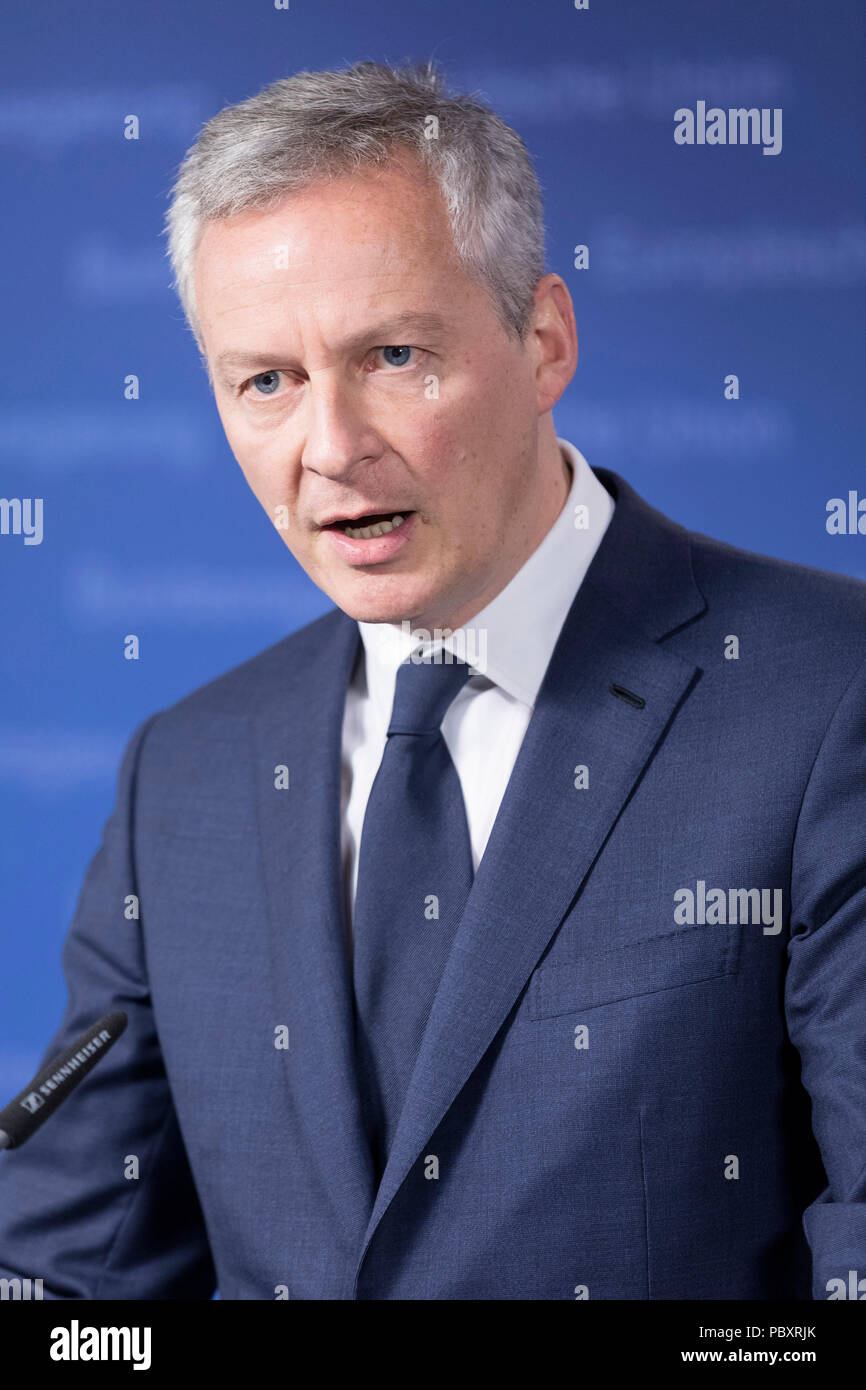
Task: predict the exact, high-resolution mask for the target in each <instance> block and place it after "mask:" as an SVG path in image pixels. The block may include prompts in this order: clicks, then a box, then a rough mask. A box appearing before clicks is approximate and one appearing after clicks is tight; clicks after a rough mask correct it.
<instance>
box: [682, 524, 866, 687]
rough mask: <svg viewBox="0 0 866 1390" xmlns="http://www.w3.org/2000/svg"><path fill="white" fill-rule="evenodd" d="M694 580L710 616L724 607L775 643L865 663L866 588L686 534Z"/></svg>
mask: <svg viewBox="0 0 866 1390" xmlns="http://www.w3.org/2000/svg"><path fill="white" fill-rule="evenodd" d="M686 534H687V536H688V539H689V544H690V548H691V555H692V569H693V573H694V577H695V581H696V583H697V585H698V587H699V588H700V590H701V592H702V593H703V594H704V597H705V598H706V600H707V603H708V606H709V608H710V611H712V610H713V609H714V608H716V609H719V608H723V609H724V610H725V611H726V612H728V613H730V614H731V616H732V617H734V616H737V617H740V618H742V619H743V620H746V621H748V623H749V626H750V627H751V628H752V629H753V630H754V629H758V630H760V631H761V632H763V633H764V634H765V635H766V637H767V639H768V640H771V639H772V640H773V642H774V644H776V643H778V642H779V641H795V640H796V641H799V642H800V643H802V644H804V646H813V647H817V648H825V649H826V650H827V651H828V652H830V651H832V650H834V649H842V650H845V651H847V652H848V653H849V655H850V656H851V657H853V658H855V659H856V663H857V664H859V662H862V661H863V660H864V659H866V583H864V582H863V581H862V580H860V579H854V578H852V577H850V576H848V575H844V574H835V573H832V572H831V571H828V570H821V569H816V568H812V567H811V566H809V565H800V564H795V563H793V562H792V561H789V560H779V559H775V558H773V557H772V556H769V555H760V554H756V553H754V552H752V551H749V550H741V549H739V548H738V547H737V546H733V545H728V544H727V543H726V542H724V541H719V540H715V539H713V538H712V537H710V536H705V535H702V534H701V533H699V532H694V531H689V532H687V533H686Z"/></svg>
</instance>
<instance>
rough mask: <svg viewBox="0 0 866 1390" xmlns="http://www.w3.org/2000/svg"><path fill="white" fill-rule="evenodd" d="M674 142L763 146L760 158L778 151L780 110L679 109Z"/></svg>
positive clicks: (701, 106)
mask: <svg viewBox="0 0 866 1390" xmlns="http://www.w3.org/2000/svg"><path fill="white" fill-rule="evenodd" d="M674 139H675V140H676V142H677V144H678V145H763V153H764V154H780V153H781V151H782V108H781V106H774V107H772V108H770V107H769V106H762V107H761V108H760V109H759V108H758V107H757V106H750V107H745V106H737V107H734V106H731V107H729V108H728V109H727V111H726V110H725V109H724V108H723V107H721V106H710V107H707V103H706V102H705V101H699V102H696V104H695V109H694V111H692V109H691V108H690V107H688V106H680V107H679V108H678V110H676V111H675V112H674Z"/></svg>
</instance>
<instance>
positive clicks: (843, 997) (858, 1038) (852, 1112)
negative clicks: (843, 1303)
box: [785, 666, 866, 1299]
mask: <svg viewBox="0 0 866 1390" xmlns="http://www.w3.org/2000/svg"><path fill="white" fill-rule="evenodd" d="M791 896H792V912H791V940H790V942H789V944H788V969H787V975H786V985H785V1009H786V1016H787V1021H788V1030H789V1033H790V1036H791V1038H792V1041H793V1042H794V1045H795V1046H796V1048H797V1049H798V1051H799V1053H800V1059H801V1065H802V1080H803V1084H804V1085H805V1087H806V1089H807V1091H808V1092H809V1095H810V1096H811V1099H812V1128H813V1130H814V1133H815V1138H816V1139H817V1141H818V1145H819V1148H820V1150H821V1156H822V1159H823V1163H824V1169H825V1172H826V1175H827V1186H826V1188H825V1189H824V1191H823V1192H822V1193H821V1195H820V1196H819V1197H818V1198H817V1200H816V1201H814V1202H813V1203H812V1204H811V1206H809V1207H808V1208H807V1209H806V1212H805V1214H804V1218H803V1226H804V1230H805V1233H806V1238H807V1240H808V1242H809V1247H810V1249H811V1253H812V1297H813V1298H814V1299H826V1298H828V1296H829V1290H828V1283H829V1281H830V1280H833V1279H842V1280H843V1281H844V1284H845V1287H846V1288H848V1287H849V1275H850V1271H851V1270H855V1271H857V1279H858V1280H859V1279H863V1280H866V666H863V667H861V668H860V670H859V672H858V673H857V675H856V676H855V677H854V679H853V680H852V681H851V682H850V684H849V685H848V687H847V690H846V691H845V693H844V695H843V697H842V699H841V701H840V703H839V705H838V706H837V708H836V711H835V714H834V716H833V718H832V720H831V722H830V724H829V726H828V728H827V731H826V734H825V736H824V739H823V742H822V744H821V748H820V750H819V753H818V756H817V758H816V760H815V763H814V765H813V768H812V773H811V776H810V778H809V783H808V786H807V788H806V792H805V795H804V798H803V803H802V806H801V810H800V817H799V821H798V826H797V833H796V835H795V839H794V848H793V858H792V877H791ZM831 1287H835V1288H838V1285H837V1286H831ZM862 1289H863V1291H864V1292H866V1282H864V1284H863V1286H862Z"/></svg>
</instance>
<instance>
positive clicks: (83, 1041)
mask: <svg viewBox="0 0 866 1390" xmlns="http://www.w3.org/2000/svg"><path fill="white" fill-rule="evenodd" d="M126 1022H127V1020H126V1014H125V1013H121V1012H120V1010H118V1011H117V1012H116V1013H113V1014H106V1015H105V1018H101V1019H100V1020H99V1022H98V1023H92V1024H91V1025H90V1027H89V1028H88V1029H87V1031H86V1032H84V1033H82V1034H81V1036H80V1037H78V1038H76V1039H75V1042H73V1043H70V1044H69V1046H68V1047H65V1048H64V1049H63V1051H62V1052H59V1053H58V1054H57V1056H56V1057H53V1058H52V1059H51V1061H50V1062H46V1063H45V1066H44V1067H42V1068H41V1070H40V1071H39V1072H37V1074H36V1076H35V1077H34V1078H33V1080H32V1081H31V1083H30V1085H29V1086H25V1087H24V1090H23V1091H19V1093H18V1095H17V1096H15V1097H14V1099H12V1100H10V1102H9V1104H8V1105H7V1106H6V1108H5V1110H0V1149H17V1148H18V1145H19V1144H23V1143H24V1140H25V1139H29V1138H30V1136H31V1134H33V1133H35V1131H36V1130H37V1129H38V1128H39V1126H40V1125H41V1124H44V1123H45V1121H46V1120H47V1119H48V1116H49V1115H53V1114H54V1111H55V1110H56V1109H57V1107H58V1105H59V1104H60V1102H61V1101H62V1100H65V1099H66V1097H67V1096H68V1095H69V1093H70V1091H74V1090H75V1087H76V1086H77V1085H78V1083H79V1081H81V1080H83V1078H84V1077H85V1076H86V1075H87V1073H88V1072H89V1071H92V1070H93V1068H94V1067H95V1066H96V1063H97V1062H98V1061H99V1059H100V1057H104V1056H105V1054H106V1052H107V1051H108V1049H109V1048H110V1047H111V1046H112V1044H113V1043H115V1042H117V1039H118V1038H119V1037H120V1035H121V1033H122V1032H123V1030H124V1028H125V1027H126Z"/></svg>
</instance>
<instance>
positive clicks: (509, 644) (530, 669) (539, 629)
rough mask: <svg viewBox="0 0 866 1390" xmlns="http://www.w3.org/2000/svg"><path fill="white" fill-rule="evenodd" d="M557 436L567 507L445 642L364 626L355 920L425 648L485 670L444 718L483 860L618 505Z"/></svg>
mask: <svg viewBox="0 0 866 1390" xmlns="http://www.w3.org/2000/svg"><path fill="white" fill-rule="evenodd" d="M557 443H558V444H559V447H560V449H561V450H562V453H563V455H564V456H565V458H566V459H567V461H568V463H569V464H570V465H571V470H572V481H571V489H570V491H569V494H568V499H567V501H566V503H565V506H564V507H563V509H562V511H561V512H560V514H559V516H558V517H557V519H556V521H555V522H554V523H553V526H552V527H551V528H550V530H549V531H548V533H547V535H546V536H545V537H544V540H543V541H542V542H541V544H540V545H539V546H538V547H537V549H536V550H534V551H533V553H532V554H531V555H530V557H529V559H528V560H527V561H526V563H525V564H524V565H523V567H522V568H521V569H520V570H518V572H517V574H516V575H515V576H514V578H513V579H512V580H511V581H510V583H508V584H507V585H506V586H505V588H504V589H502V590H501V591H500V592H499V593H498V594H497V595H496V597H495V598H494V599H493V600H492V601H491V602H490V603H488V604H487V606H486V608H483V609H482V610H481V612H480V613H478V614H476V616H475V617H474V618H473V619H472V620H471V621H470V622H468V623H466V624H464V627H463V628H462V629H458V630H457V631H455V633H454V634H453V636H451V637H448V638H445V640H444V642H443V641H441V640H440V641H438V642H431V643H427V642H425V641H419V638H418V637H417V636H415V635H413V633H412V632H410V631H404V630H401V629H400V628H398V627H395V626H393V625H392V624H390V623H359V624H358V626H359V628H360V632H361V639H362V642H363V650H362V653H361V656H360V658H359V660H358V663H357V666H356V668H355V671H354V673H353V676H352V680H351V683H350V685H349V689H348V692H347V695H346V705H345V713H344V718H343V779H342V806H341V835H342V861H343V885H344V891H345V894H346V904H347V920H348V921H351V916H352V907H353V906H354V902H355V891H356V888H357V882H358V847H359V845H360V842H361V830H362V827H363V824H364V813H365V811H366V809H367V798H368V796H369V795H370V788H371V787H372V785H373V779H374V778H375V776H376V773H377V771H378V768H379V763H380V762H381V759H382V754H383V752H384V749H385V743H386V740H387V732H388V725H389V723H390V721H391V710H392V707H393V704H394V687H395V682H396V679H397V668H398V666H399V665H400V663H401V662H402V661H404V660H406V658H407V657H408V656H409V653H410V652H411V651H412V650H413V649H414V648H418V647H421V646H423V647H424V648H425V650H432V649H433V648H435V647H442V646H444V647H448V648H451V650H452V651H454V652H455V654H456V655H458V656H461V657H464V658H466V659H470V664H472V665H473V667H476V666H477V667H480V669H481V670H483V672H484V674H483V675H481V674H479V675H472V676H470V677H469V679H468V680H467V682H466V684H465V685H464V686H463V687H462V688H461V690H460V691H459V693H458V694H457V695H456V696H455V698H454V700H453V702H452V704H451V706H450V707H449V709H448V710H447V712H446V714H445V718H444V719H443V721H442V736H443V738H444V739H445V743H446V744H447V747H448V751H449V753H450V754H451V758H452V760H453V762H454V766H455V767H456V769H457V774H458V777H459V778H460V786H461V788H462V791H463V800H464V803H465V806H466V820H467V823H468V825H469V837H470V840H471V843H472V862H473V868H474V869H477V868H478V865H479V863H480V861H481V856H482V854H483V853H484V848H485V846H486V844H487V840H488V837H489V835H490V832H491V830H492V829H493V822H494V820H495V819H496V814H497V812H498V810H499V806H500V802H501V801H502V797H503V795H504V793H505V788H506V786H507V785H508V780H509V778H510V776H511V772H512V769H513V767H514V764H515V761H516V759H517V754H518V753H519V751H520V745H521V743H522V742H523V736H524V734H525V733H526V730H527V727H528V725H529V720H530V718H531V717H532V711H533V709H534V708H535V701H536V698H537V696H538V691H539V688H540V686H541V682H542V680H543V678H544V673H545V671H546V670H547V666H548V663H549V661H550V658H551V656H552V654H553V649H554V646H555V645H556V639H557V637H558V636H559V632H560V629H561V627H562V624H563V623H564V621H565V618H566V616H567V614H568V610H569V608H570V607H571V604H572V602H573V600H574V597H575V594H576V593H577V591H578V588H579V587H580V584H581V582H582V580H583V578H584V575H585V574H586V571H587V570H588V568H589V565H590V562H591V560H592V558H593V556H594V555H595V552H596V550H597V548H598V545H599V542H600V541H601V538H602V536H603V535H604V533H605V531H606V529H607V526H608V523H609V521H610V518H611V516H612V514H613V506H614V504H613V499H612V498H611V496H610V494H609V493H608V492H607V490H606V489H605V488H604V487H603V486H602V484H601V483H600V482H599V481H598V479H597V478H596V476H595V474H594V473H593V472H592V469H591V468H590V467H589V465H588V463H587V462H586V459H585V458H584V457H583V455H582V454H581V453H580V452H579V450H577V449H576V448H575V447H574V445H573V444H571V443H569V441H568V440H566V439H558V440H557ZM472 657H478V660H477V661H476V660H472V659H471V658H472Z"/></svg>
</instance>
